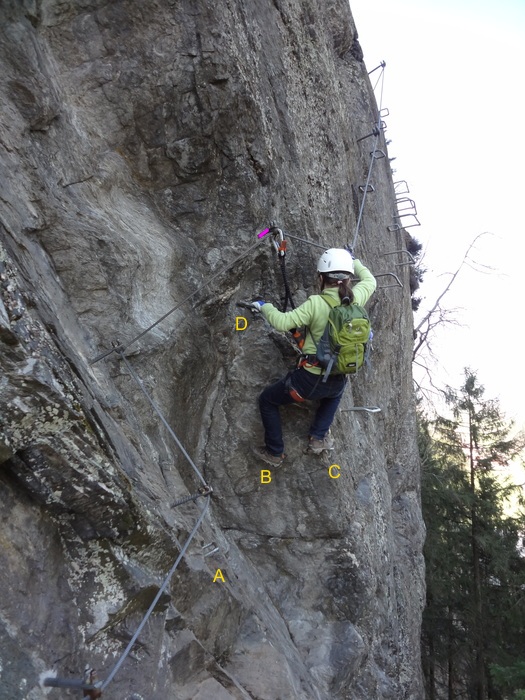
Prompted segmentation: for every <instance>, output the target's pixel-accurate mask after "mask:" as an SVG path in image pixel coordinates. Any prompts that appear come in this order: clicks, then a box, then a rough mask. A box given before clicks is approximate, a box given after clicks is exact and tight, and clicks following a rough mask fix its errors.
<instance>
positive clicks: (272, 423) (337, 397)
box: [259, 368, 346, 455]
mask: <svg viewBox="0 0 525 700" xmlns="http://www.w3.org/2000/svg"><path fill="white" fill-rule="evenodd" d="M322 379H323V378H322V376H319V375H317V374H312V372H308V371H307V370H305V369H303V368H300V369H296V370H294V371H292V372H289V373H288V374H287V375H286V376H285V377H283V378H282V379H280V380H279V381H278V382H275V384H271V385H270V386H268V387H266V389H265V390H264V391H263V392H262V394H261V395H260V397H259V409H260V411H261V418H262V422H263V425H264V442H265V444H266V449H267V450H268V452H270V453H271V454H273V455H281V454H282V453H283V452H284V442H283V432H282V428H281V416H280V414H279V406H286V405H287V404H290V403H294V399H293V398H292V397H291V396H290V387H292V388H293V389H295V390H296V391H297V392H298V393H299V394H300V395H301V396H302V397H303V399H309V400H310V399H312V400H313V399H320V401H319V407H318V409H317V412H316V414H315V417H314V420H313V423H312V425H311V426H310V435H311V436H312V437H314V438H316V440H322V439H323V438H324V437H325V435H326V434H327V432H328V430H329V428H330V426H331V425H332V421H333V420H334V416H335V412H336V411H337V407H338V406H339V402H340V401H341V397H342V396H343V392H344V390H345V386H346V377H345V375H342V374H334V375H331V376H330V377H328V379H327V381H326V382H325V383H323V381H322Z"/></svg>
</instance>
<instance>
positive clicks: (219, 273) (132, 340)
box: [91, 238, 264, 365]
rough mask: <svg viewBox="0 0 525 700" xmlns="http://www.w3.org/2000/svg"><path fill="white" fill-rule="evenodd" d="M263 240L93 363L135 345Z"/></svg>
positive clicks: (260, 240) (259, 241)
mask: <svg viewBox="0 0 525 700" xmlns="http://www.w3.org/2000/svg"><path fill="white" fill-rule="evenodd" d="M263 240H264V238H258V239H257V241H256V242H255V243H254V244H253V245H251V246H250V247H249V248H247V249H246V250H245V251H244V252H243V253H241V254H240V255H238V256H237V257H236V258H234V259H233V260H232V261H231V262H230V263H228V265H226V266H225V267H222V268H221V269H220V270H219V271H218V272H216V273H215V274H214V275H212V276H211V277H210V278H209V279H207V280H206V281H205V282H203V283H202V285H201V286H200V287H199V289H196V290H195V291H194V292H192V293H191V294H188V296H187V297H184V299H182V301H179V303H178V304H177V305H176V306H174V307H173V308H172V309H170V310H169V311H167V312H166V313H165V314H164V315H163V316H161V317H160V318H159V319H157V320H156V321H155V323H152V324H151V325H150V326H148V327H147V328H145V329H144V330H143V331H142V332H141V333H139V334H138V335H137V336H135V337H134V338H132V339H131V340H130V341H128V342H127V343H126V344H125V345H120V346H119V347H118V348H111V350H106V352H103V353H101V354H100V355H97V357H95V358H94V359H93V360H92V361H91V364H92V365H94V364H95V363H97V362H99V361H100V360H103V359H104V358H105V357H108V356H109V355H111V354H112V353H113V352H116V351H117V350H121V351H124V350H127V349H128V348H129V347H130V345H133V344H134V343H136V342H137V340H140V338H142V337H143V336H145V335H146V334H147V333H149V332H150V331H151V330H153V328H155V326H158V325H159V323H162V321H164V320H165V319H166V318H168V316H171V314H173V313H175V311H177V310H178V309H180V307H181V306H183V305H184V304H185V303H186V302H187V301H189V300H190V299H191V298H192V297H194V296H195V295H196V294H198V293H199V292H200V291H201V290H202V289H204V287H207V286H208V285H210V284H211V283H212V282H213V281H214V280H216V279H217V277H219V276H220V275H222V273H223V272H226V271H227V270H229V269H230V268H231V267H233V266H234V265H235V264H236V263H238V262H239V260H242V259H243V258H245V257H246V256H247V255H248V254H249V253H251V252H252V250H254V248H256V247H257V246H258V245H260V243H261V242H262V241H263Z"/></svg>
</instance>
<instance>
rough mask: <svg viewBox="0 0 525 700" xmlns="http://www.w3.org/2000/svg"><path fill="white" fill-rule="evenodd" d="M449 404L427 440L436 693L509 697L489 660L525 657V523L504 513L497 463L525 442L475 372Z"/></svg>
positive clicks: (431, 659) (431, 664)
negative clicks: (523, 544)
mask: <svg viewBox="0 0 525 700" xmlns="http://www.w3.org/2000/svg"><path fill="white" fill-rule="evenodd" d="M447 400H448V403H449V406H450V407H451V409H452V416H453V418H452V419H444V418H438V419H437V420H436V421H433V422H432V423H424V422H422V425H421V439H420V444H421V453H422V461H423V511H424V515H425V520H426V524H427V533H428V534H427V543H426V548H425V549H426V551H425V556H426V562H427V609H426V611H425V615H424V623H423V650H424V657H423V658H424V662H425V671H426V675H427V687H428V697H429V699H430V700H438V699H439V700H441V698H446V700H454V698H459V697H467V698H469V700H487V699H494V700H496V699H499V698H503V697H504V696H503V695H501V693H500V692H499V690H498V687H497V679H496V683H494V682H493V679H492V676H491V675H490V673H489V665H490V664H502V665H511V664H514V663H516V662H519V660H520V658H522V659H523V658H525V639H524V637H523V631H524V629H525V626H524V619H525V612H524V600H523V598H524V596H525V588H524V585H525V560H524V558H523V556H522V555H521V552H520V551H519V549H518V544H519V543H520V531H523V529H524V528H525V519H524V517H523V516H521V518H509V517H507V516H505V514H504V505H505V501H506V498H507V497H508V493H509V487H506V486H503V485H502V484H501V481H500V480H499V479H497V478H496V476H495V474H494V469H495V468H496V467H505V466H506V465H508V463H509V462H510V461H511V460H512V459H513V458H514V457H515V456H516V454H517V453H518V452H519V451H520V449H522V447H523V441H522V440H521V439H510V438H509V437H508V436H509V432H510V428H511V426H510V425H507V424H506V423H505V420H504V417H503V415H502V412H501V410H500V408H499V405H498V403H497V401H493V400H488V399H485V398H484V389H483V387H482V386H481V385H480V384H479V383H478V381H477V377H476V375H475V373H473V372H472V371H470V370H468V369H467V370H465V382H464V384H463V386H462V387H461V388H460V390H459V392H454V391H452V390H449V392H448V396H447ZM522 588H524V590H522ZM499 687H502V686H501V684H500V686H499Z"/></svg>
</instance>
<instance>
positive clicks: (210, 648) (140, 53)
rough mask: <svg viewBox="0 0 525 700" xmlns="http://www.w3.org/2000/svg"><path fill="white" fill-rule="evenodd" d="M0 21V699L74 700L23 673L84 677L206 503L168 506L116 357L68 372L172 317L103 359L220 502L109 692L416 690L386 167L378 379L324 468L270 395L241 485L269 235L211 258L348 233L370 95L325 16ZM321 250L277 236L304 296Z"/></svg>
mask: <svg viewBox="0 0 525 700" xmlns="http://www.w3.org/2000/svg"><path fill="white" fill-rule="evenodd" d="M0 20H1V27H2V35H1V43H0V95H1V101H2V110H1V111H0V120H1V129H0V169H1V171H0V188H1V189H0V222H1V225H0V242H1V246H0V300H1V303H0V353H1V354H0V358H1V359H0V367H1V370H2V374H1V377H0V392H1V393H0V463H1V471H0V498H1V501H2V508H1V511H0V512H1V517H2V529H1V534H0V539H1V547H0V582H1V586H0V588H1V590H2V596H1V597H0V611H1V613H0V640H1V642H0V661H1V664H0V698H5V699H7V698H9V700H19V699H20V700H21V699H22V698H28V699H30V700H39V699H40V698H43V697H49V698H50V699H52V698H59V697H78V696H79V691H78V690H76V691H69V690H64V689H62V690H59V689H50V688H45V689H44V688H43V686H42V684H41V681H42V678H43V677H45V676H48V675H50V674H51V672H53V673H55V674H58V676H60V677H63V678H79V677H80V676H81V675H82V672H83V669H84V667H85V666H86V664H87V665H89V666H92V667H94V668H95V669H97V672H98V677H99V678H100V679H107V678H108V674H109V673H110V671H111V670H112V669H113V668H114V665H115V663H116V662H117V660H118V659H119V655H120V654H121V653H122V652H123V650H124V648H125V646H126V644H127V642H128V641H129V640H130V639H131V636H132V635H133V633H134V631H135V630H136V629H137V626H138V625H139V623H140V621H141V619H142V618H143V615H144V613H145V612H146V610H147V608H148V606H149V604H150V603H151V601H152V599H153V597H154V595H155V593H157V592H158V591H159V586H160V585H161V583H162V581H163V580H164V577H165V575H166V574H167V572H168V571H169V570H170V568H171V566H172V564H173V562H174V561H175V559H176V557H177V555H178V553H179V551H180V548H181V546H182V544H183V543H184V542H185V540H186V538H187V537H188V534H189V533H190V532H191V530H192V528H193V527H194V525H195V523H196V521H197V518H198V517H199V513H200V512H201V510H200V509H202V507H203V506H204V504H205V503H206V502H208V499H207V498H200V499H199V500H198V501H197V503H196V504H194V503H192V502H190V503H187V504H184V505H181V506H178V507H173V503H174V501H175V500H177V499H179V498H181V497H183V496H185V495H187V494H188V493H194V492H195V491H196V488H197V487H198V486H200V483H199V480H198V479H197V478H196V476H195V473H194V472H193V470H192V469H191V465H190V464H189V462H188V459H186V458H185V456H184V455H183V453H182V452H181V450H180V449H179V447H178V446H177V444H176V441H175V440H174V439H173V437H172V435H170V433H169V431H168V430H167V429H166V427H165V426H163V425H162V423H161V421H160V420H159V419H158V416H157V415H156V414H155V413H154V411H153V410H152V408H151V406H150V404H149V403H148V401H147V400H146V398H145V396H144V394H143V393H142V392H141V390H140V388H139V387H138V385H137V384H136V382H135V381H134V380H133V378H132V377H131V376H130V372H129V369H128V367H127V366H126V363H125V362H124V361H123V360H122V358H121V357H120V356H119V355H118V354H117V353H116V352H110V354H109V355H107V356H106V357H104V358H103V359H100V360H99V361H98V362H96V363H95V364H92V363H91V361H92V360H93V358H95V357H97V356H98V355H100V354H101V353H103V352H104V351H106V350H111V349H112V347H113V345H112V344H113V343H116V344H117V345H118V344H123V345H126V344H127V343H128V342H129V341H130V340H131V339H133V338H135V337H136V336H138V335H139V334H140V333H141V332H142V331H143V330H144V329H146V328H147V327H148V326H150V324H152V323H153V322H154V321H155V320H156V319H158V318H159V317H161V316H162V315H163V314H164V313H166V312H167V311H169V310H170V309H172V308H174V307H176V306H178V308H177V310H176V311H175V312H174V313H172V314H171V315H170V316H168V317H167V318H166V319H165V321H163V322H162V323H160V324H159V325H157V326H156V327H155V328H154V329H152V330H151V331H150V332H148V333H147V334H145V335H144V336H143V337H142V338H140V340H138V341H137V342H136V343H134V344H133V345H132V346H130V347H129V348H128V349H127V351H126V361H127V362H128V363H129V365H130V367H131V368H132V370H133V371H134V372H136V373H137V375H138V376H139V377H141V378H142V380H143V382H144V385H145V387H146V389H147V390H148V392H150V394H151V396H152V397H153V399H154V401H155V402H156V404H157V405H158V407H159V408H160V410H161V411H162V412H163V414H164V415H165V416H166V418H167V421H168V423H169V424H170V425H171V426H172V427H173V429H174V431H175V433H176V435H177V436H178V438H179V439H180V440H181V442H182V444H183V446H184V448H185V449H186V450H187V452H188V456H189V457H190V458H191V459H192V460H193V461H194V463H195V465H197V466H198V468H199V470H201V471H202V472H203V474H204V478H205V480H206V481H207V482H208V483H210V484H211V485H212V486H213V489H214V495H213V497H212V498H211V499H209V508H208V510H207V512H206V515H205V516H204V520H203V523H202V526H201V527H200V528H199V530H198V532H197V534H196V535H195V538H194V539H193V540H192V542H191V544H190V546H189V548H188V551H187V552H186V554H185V556H184V558H183V560H182V561H181V563H180V565H179V566H178V568H177V570H176V571H175V574H174V576H173V579H172V580H171V583H170V584H169V586H168V587H167V589H166V591H165V592H164V593H163V595H162V597H161V599H160V601H159V604H158V606H157V607H156V608H155V611H154V612H153V614H152V615H151V617H150V618H149V620H148V622H147V624H146V626H145V627H144V629H143V630H142V632H141V634H140V636H139V640H138V643H137V645H136V646H135V647H134V648H133V651H132V652H131V654H130V655H129V656H128V657H127V658H126V659H125V661H124V662H123V664H122V667H121V668H120V669H119V671H118V673H117V674H116V675H115V677H114V679H112V681H111V683H110V684H109V685H108V686H107V688H105V690H104V695H103V696H104V697H107V698H127V699H131V698H134V699H135V700H137V699H139V698H144V699H145V698H147V699H148V700H165V699H166V698H187V699H189V698H194V699H200V700H211V699H213V700H228V699H233V698H236V699H238V698H253V699H255V698H257V699H258V700H277V699H278V698H281V699H283V700H284V699H286V700H288V699H290V698H299V699H301V700H312V699H316V700H337V699H347V700H350V699H351V700H370V699H377V700H387V699H389V700H400V699H401V698H407V699H408V698H410V699H413V700H420V698H421V697H422V686H421V680H420V668H419V618H420V611H421V605H422V599H423V563H422V557H421V549H422V538H423V526H422V521H421V514H420V507H419V474H418V469H419V466H418V458H417V449H416V438H415V422H414V401H413V394H412V383H411V368H410V356H411V343H412V314H411V306H410V293H409V291H408V273H407V268H406V267H394V266H395V263H396V262H399V261H400V260H401V259H398V258H396V256H390V255H389V256H385V255H384V254H385V253H389V252H391V251H394V250H398V249H400V248H402V247H403V239H402V233H403V232H401V231H397V232H396V231H394V232H391V231H388V230H387V226H389V225H390V224H391V223H392V214H393V212H394V210H395V197H394V193H393V186H392V182H391V174H390V168H389V163H388V159H387V158H383V159H380V160H377V162H376V163H375V164H374V171H373V178H372V180H373V184H374V192H373V193H370V194H369V195H368V198H367V201H366V206H365V208H364V217H363V222H362V225H361V228H360V234H359V239H358V242H357V246H356V253H357V255H358V256H359V257H360V258H361V259H362V260H363V261H364V262H365V263H366V264H368V265H369V266H370V268H371V269H372V271H373V272H374V274H376V275H380V274H382V273H385V272H390V271H394V272H396V274H397V275H399V277H400V279H401V281H402V283H403V285H404V287H403V289H400V288H390V289H385V290H379V291H378V292H376V294H375V295H374V297H373V300H372V302H371V303H370V311H371V314H372V318H373V325H374V329H375V344H374V346H375V349H374V355H373V370H372V371H367V372H366V373H365V372H363V373H361V374H360V375H359V376H358V377H356V378H354V379H352V381H351V385H350V387H349V388H348V389H347V391H346V395H345V398H344V400H343V403H342V409H343V410H341V411H340V412H339V414H338V416H337V418H336V421H335V422H334V426H333V435H334V437H335V440H336V446H337V447H336V450H335V451H334V453H333V455H332V456H331V458H330V459H328V458H327V457H326V458H325V457H321V458H319V457H317V458H316V457H313V456H309V455H305V454H303V444H304V439H305V436H306V434H307V429H308V417H309V412H308V411H304V410H300V409H295V408H290V409H288V410H287V411H286V412H283V418H284V428H285V434H286V438H287V453H288V460H287V462H286V466H285V467H284V468H283V469H282V470H281V471H279V472H278V473H276V474H274V475H273V478H272V481H271V482H270V483H263V484H262V483H260V481H261V480H260V469H261V466H262V465H260V464H257V463H256V461H255V459H254V458H253V457H252V455H251V453H250V448H251V445H252V444H253V443H256V442H258V441H259V440H260V438H261V434H262V430H261V426H260V420H259V417H258V411H257V404H256V398H257V396H258V394H259V393H260V391H261V389H262V388H263V387H264V386H265V385H266V384H267V383H268V382H269V381H270V380H272V379H274V378H277V377H279V376H281V375H282V374H283V373H284V372H285V371H286V369H287V368H288V367H289V366H290V364H291V359H292V354H293V351H290V348H289V345H288V344H287V342H286V341H285V340H284V339H283V337H282V336H281V335H280V334H277V333H275V332H271V331H270V329H269V327H268V326H267V325H266V324H265V322H263V321H262V320H260V321H255V320H254V319H252V318H250V319H249V326H248V328H247V329H246V330H245V331H242V332H241V331H236V330H235V317H236V316H237V315H238V314H239V309H238V308H237V307H236V302H237V301H239V300H240V299H246V298H251V297H252V296H253V295H254V294H258V293H259V294H262V295H263V296H264V297H266V298H267V299H272V300H276V301H277V302H278V301H279V297H280V296H281V293H282V281H281V279H280V275H279V269H278V265H277V263H276V260H275V256H274V254H273V252H272V247H271V245H270V243H269V242H268V241H266V240H263V241H262V242H261V243H260V245H258V246H255V247H254V248H253V250H251V251H250V252H249V253H248V254H246V255H244V256H243V257H242V259H241V260H239V261H238V262H237V263H236V264H234V265H232V266H231V267H229V266H230V264H231V263H232V262H233V261H234V260H235V259H236V258H237V257H238V256H239V255H240V254H241V253H243V252H244V251H246V250H248V249H249V248H250V246H252V245H253V243H256V242H257V238H256V234H257V232H258V231H261V230H262V229H264V228H266V227H267V226H268V224H269V222H270V221H271V220H276V221H278V222H279V223H280V224H281V225H283V226H284V227H285V230H288V231H289V233H290V234H293V235H295V236H299V237H302V238H307V239H309V240H312V241H315V242H317V243H320V244H322V245H325V244H326V245H327V246H337V245H339V246H340V245H343V244H345V243H347V242H348V241H349V240H351V238H352V235H353V232H354V231H355V227H356V219H357V214H358V208H359V204H360V201H361V197H362V193H360V191H359V185H362V184H363V183H364V181H365V179H366V175H367V171H368V167H369V162H370V141H369V140H365V141H362V142H360V143H357V139H358V138H359V137H360V136H363V135H364V134H366V133H369V132H370V130H371V127H372V125H373V123H374V122H375V121H376V120H377V106H376V103H375V100H374V96H373V93H372V89H371V85H370V81H369V78H368V76H367V73H366V68H365V66H364V64H363V62H362V60H361V53H360V47H359V44H358V43H357V39H356V31H355V27H354V24H353V20H352V17H351V15H350V11H349V8H348V7H347V4H346V2H345V0H327V1H326V2H323V3H319V2H316V1H315V0H273V1H271V0H262V1H261V0H244V1H243V0H224V2H221V3H212V2H209V1H207V0H177V1H173V0H156V1H153V2H148V3H144V2H141V1H139V0H123V1H119V0H115V1H114V2H110V3H108V2H106V0H82V2H66V1H63V0H41V1H40V0H23V1H18V0H17V1H15V0H12V1H11V2H10V1H7V2H5V1H4V2H3V3H2V5H1V6H0ZM380 147H381V148H382V149H383V150H385V151H386V146H385V145H384V140H383V137H381V142H380ZM318 252H319V251H318V249H316V248H314V247H311V246H308V245H306V244H303V243H301V242H299V241H296V240H293V241H291V242H290V249H289V255H288V261H289V262H288V268H289V278H290V283H291V286H292V290H293V292H294V294H295V296H296V299H297V300H299V301H300V300H302V299H304V298H305V297H306V295H307V294H309V293H312V292H314V291H315V286H314V285H315V279H314V275H313V271H314V269H315V268H314V265H315V261H316V258H317V255H318ZM227 268H228V269H227ZM222 270H224V271H223V272H221V271H222ZM219 272H221V274H217V273H219ZM215 275H216V276H215ZM379 279H380V280H381V281H382V283H383V284H384V280H385V278H379ZM190 295H192V296H191V298H189V299H188V300H187V301H186V302H185V303H181V302H183V300H184V299H186V298H187V297H189V296H190ZM353 406H379V407H380V408H381V409H382V411H381V413H376V414H366V413H359V412H351V411H346V410H344V409H349V408H351V407H353ZM308 410H309V411H310V410H311V409H308ZM331 463H335V464H338V465H339V466H340V469H341V471H340V478H338V479H331V478H330V477H329V474H328V471H327V468H328V467H329V466H330V464H331ZM208 544H213V547H207V548H206V549H203V547H204V546H205V545H208ZM216 549H217V551H213V550H216ZM205 555H207V556H205ZM218 569H220V571H221V573H222V577H219V578H217V570H218ZM214 578H215V579H216V580H215V582H214ZM222 579H224V580H222Z"/></svg>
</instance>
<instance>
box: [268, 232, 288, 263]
mask: <svg viewBox="0 0 525 700" xmlns="http://www.w3.org/2000/svg"><path fill="white" fill-rule="evenodd" d="M271 233H272V236H273V238H272V245H273V247H274V248H275V252H276V253H277V255H279V256H280V257H283V256H284V255H285V254H286V241H285V240H284V235H283V232H282V231H281V229H280V228H276V229H271Z"/></svg>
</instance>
